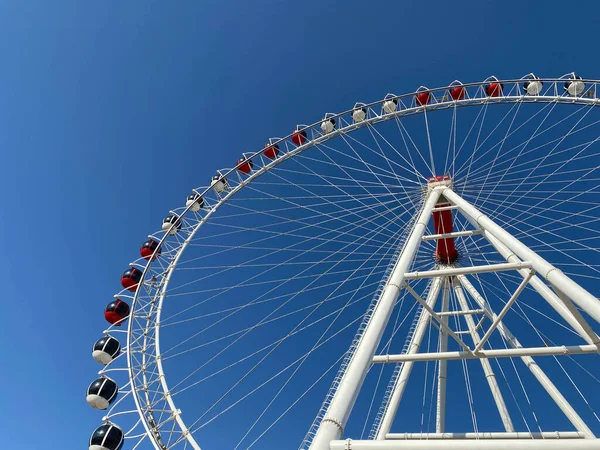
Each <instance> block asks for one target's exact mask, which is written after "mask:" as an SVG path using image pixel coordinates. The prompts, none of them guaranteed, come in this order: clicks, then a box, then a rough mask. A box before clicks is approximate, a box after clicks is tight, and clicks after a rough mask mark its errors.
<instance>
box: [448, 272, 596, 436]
mask: <svg viewBox="0 0 600 450" xmlns="http://www.w3.org/2000/svg"><path fill="white" fill-rule="evenodd" d="M458 281H460V283H461V284H462V285H463V287H464V288H465V289H466V290H467V291H468V292H469V294H471V297H472V298H473V299H474V300H475V301H476V302H477V303H478V304H479V306H481V307H482V308H483V309H485V310H486V315H488V317H489V319H490V320H494V319H495V318H496V315H495V314H494V313H493V312H492V311H491V309H490V307H489V305H488V303H487V301H486V300H485V299H484V298H483V297H482V296H481V294H479V292H478V291H477V289H475V287H474V286H473V285H472V284H471V282H470V281H469V280H468V279H467V277H465V276H464V275H460V276H458ZM498 331H499V332H500V334H501V335H502V336H503V337H504V339H505V340H506V341H507V342H508V345H510V346H511V347H512V349H513V350H518V351H522V350H531V349H524V348H523V346H522V345H521V343H520V342H519V341H518V340H517V338H516V337H515V336H514V335H513V334H512V333H511V332H510V330H509V329H508V327H506V326H505V325H504V323H502V322H500V324H499V325H498ZM544 348H548V347H542V348H540V349H538V350H539V352H540V353H539V354H543V353H542V351H543V349H544ZM559 348H560V347H559ZM577 348H579V349H580V351H579V352H578V353H592V351H593V350H594V349H595V353H598V346H596V345H580V346H576V347H563V349H564V352H563V353H562V354H569V352H576V353H577ZM521 360H522V361H523V362H524V363H525V365H526V366H527V368H528V369H529V370H530V371H531V373H532V374H533V376H534V377H535V378H536V379H537V380H538V382H539V383H540V384H541V385H542V387H543V388H544V389H545V390H546V392H547V393H548V395H549V396H550V397H551V398H552V400H554V402H555V403H556V405H557V406H558V407H559V408H560V410H561V411H562V412H563V413H564V415H565V416H567V419H569V421H570V422H571V424H573V426H574V427H575V429H576V430H577V431H580V432H582V433H583V434H585V436H586V438H590V439H591V438H594V437H595V436H594V433H592V430H590V429H589V427H588V426H587V425H586V424H585V422H584V421H583V420H582V419H581V417H580V416H579V414H577V411H575V410H574V409H573V407H572V406H571V404H570V403H569V402H568V401H567V399H566V398H565V397H564V396H563V395H562V394H561V392H560V391H559V390H558V389H557V388H556V386H555V385H554V383H552V381H550V378H548V376H547V375H546V373H545V372H544V371H543V370H542V369H541V368H540V367H539V366H538V365H537V363H536V362H535V360H534V359H533V358H532V357H531V355H528V354H525V355H523V356H521Z"/></svg>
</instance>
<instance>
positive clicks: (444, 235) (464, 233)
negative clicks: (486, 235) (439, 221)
mask: <svg viewBox="0 0 600 450" xmlns="http://www.w3.org/2000/svg"><path fill="white" fill-rule="evenodd" d="M476 234H481V230H467V231H455V232H453V233H442V234H429V235H427V236H423V237H422V239H423V240H424V241H433V240H437V239H447V238H455V237H464V236H474V235H476Z"/></svg>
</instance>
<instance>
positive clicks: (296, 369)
mask: <svg viewBox="0 0 600 450" xmlns="http://www.w3.org/2000/svg"><path fill="white" fill-rule="evenodd" d="M390 252H391V248H388V251H387V254H389V253H390ZM387 254H386V256H387ZM369 259H371V257H370V258H369ZM369 259H367V260H366V261H365V263H366V262H367V261H369ZM377 262H378V263H379V262H380V260H379V261H377ZM365 263H363V264H361V265H360V266H359V268H358V269H360V268H361V267H362V266H363V265H364V264H365ZM377 265H379V264H377ZM376 267H377V266H376ZM358 269H357V270H358ZM374 270H375V268H373V269H371V272H370V274H369V275H372V274H373V273H374ZM354 275H355V273H353V274H352V275H351V276H354ZM349 278H350V277H349ZM349 278H348V279H349ZM366 279H367V278H366V277H365V279H364V280H363V281H362V283H361V285H360V286H359V287H358V289H357V290H356V291H355V293H354V294H352V295H351V296H350V297H349V299H348V301H347V302H346V304H345V305H344V306H343V307H342V308H341V309H340V310H339V311H338V312H337V313H336V315H335V317H334V319H333V320H332V321H331V322H330V323H329V325H328V326H327V328H326V329H325V331H324V332H323V334H322V335H321V337H320V338H319V339H318V340H317V341H316V342H315V344H314V345H313V347H312V348H311V350H309V352H307V353H306V355H305V357H304V359H302V360H301V361H300V362H299V363H298V365H296V367H295V368H294V370H293V372H292V373H291V374H290V376H289V377H288V379H287V380H286V381H285V383H284V384H283V386H282V387H281V388H280V389H279V390H278V391H277V393H276V394H275V396H274V397H273V398H272V399H271V401H270V402H269V403H268V404H267V406H266V407H264V408H263V410H262V412H261V413H260V415H259V416H258V417H257V418H256V420H255V421H254V423H253V424H252V425H251V426H250V428H249V429H248V430H247V432H246V434H244V436H243V437H242V439H241V440H240V441H239V442H238V445H237V446H236V448H238V447H239V445H240V444H241V442H242V441H243V440H244V439H245V438H246V436H247V435H248V434H249V433H250V432H251V431H252V430H253V429H254V427H255V426H256V424H257V423H258V421H259V420H260V419H261V418H262V417H263V416H264V415H265V414H266V412H267V411H268V410H269V408H270V407H271V406H272V405H273V403H274V401H275V400H276V399H277V398H278V397H279V395H280V394H281V392H282V391H283V390H284V389H285V388H286V386H287V385H288V384H289V382H290V381H291V380H292V378H293V377H294V376H295V375H296V373H297V372H298V370H300V368H301V367H302V365H303V364H304V363H305V362H306V360H307V358H308V357H309V356H310V355H311V354H312V353H313V352H314V351H315V350H316V348H317V347H318V345H319V344H320V343H321V341H322V340H323V339H324V336H325V335H326V334H327V333H328V332H329V330H330V329H331V328H332V327H333V325H334V324H335V323H336V321H337V320H338V319H339V318H340V315H341V313H342V312H343V311H345V310H346V309H347V307H348V306H349V304H350V303H351V301H352V300H353V299H354V297H355V295H356V292H358V291H359V290H360V289H361V288H362V287H363V286H364V285H365V282H366ZM343 284H344V283H342V284H340V285H338V287H336V289H335V290H334V291H333V292H332V294H333V293H334V292H336V291H337V290H338V289H339V288H340V287H341V286H342V285H343ZM332 294H330V295H329V296H328V298H330V297H331V295H332ZM326 300H327V299H326Z"/></svg>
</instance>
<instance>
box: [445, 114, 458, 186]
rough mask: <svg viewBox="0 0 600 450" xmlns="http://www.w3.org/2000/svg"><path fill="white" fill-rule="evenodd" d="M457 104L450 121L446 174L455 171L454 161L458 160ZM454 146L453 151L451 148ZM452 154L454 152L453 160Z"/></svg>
mask: <svg viewBox="0 0 600 450" xmlns="http://www.w3.org/2000/svg"><path fill="white" fill-rule="evenodd" d="M457 109H458V108H457V106H456V105H454V107H453V108H452V120H451V122H450V133H449V135H448V148H447V150H446V161H445V162H444V174H446V173H452V172H454V169H455V167H454V163H455V161H456V130H457V128H458V123H457V120H456V119H457V117H456V111H457ZM451 148H452V152H451V151H450V149H451ZM450 154H452V160H451V161H449V158H450Z"/></svg>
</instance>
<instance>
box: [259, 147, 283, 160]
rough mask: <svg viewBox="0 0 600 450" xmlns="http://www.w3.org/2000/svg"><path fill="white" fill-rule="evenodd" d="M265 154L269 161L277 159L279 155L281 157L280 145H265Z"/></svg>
mask: <svg viewBox="0 0 600 450" xmlns="http://www.w3.org/2000/svg"><path fill="white" fill-rule="evenodd" d="M263 154H264V155H265V156H266V157H267V158H269V159H275V158H277V155H279V145H277V144H273V145H269V144H265V149H264V150H263Z"/></svg>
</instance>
